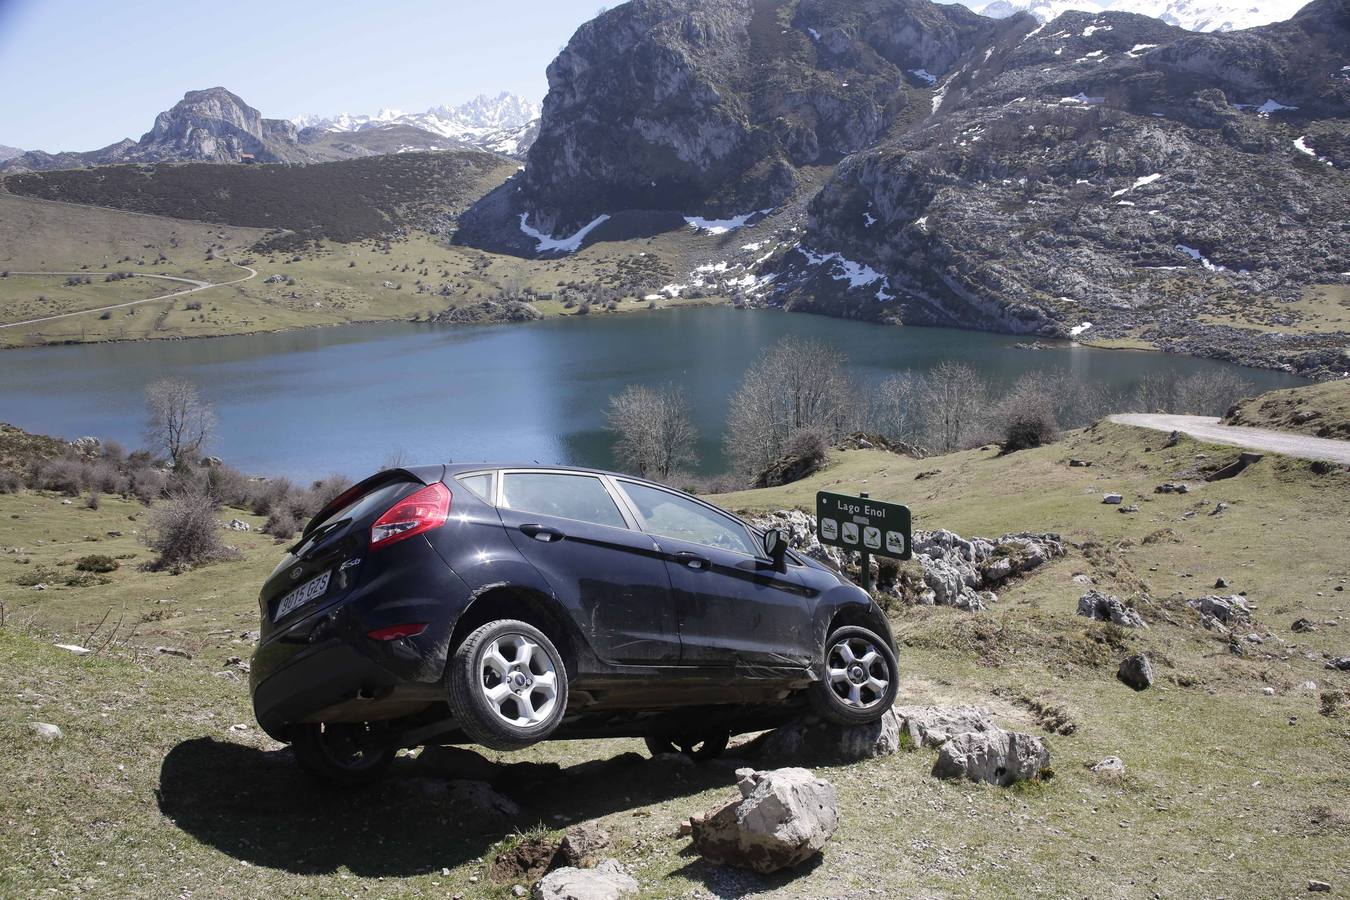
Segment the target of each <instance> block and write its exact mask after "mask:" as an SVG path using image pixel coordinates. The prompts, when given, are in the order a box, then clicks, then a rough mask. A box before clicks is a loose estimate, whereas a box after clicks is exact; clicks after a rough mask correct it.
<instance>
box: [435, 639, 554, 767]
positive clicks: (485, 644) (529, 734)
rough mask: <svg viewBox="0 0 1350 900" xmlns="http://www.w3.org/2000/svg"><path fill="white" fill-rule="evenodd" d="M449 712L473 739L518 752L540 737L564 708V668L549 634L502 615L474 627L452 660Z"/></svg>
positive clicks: (543, 737) (549, 728) (547, 734)
mask: <svg viewBox="0 0 1350 900" xmlns="http://www.w3.org/2000/svg"><path fill="white" fill-rule="evenodd" d="M448 675H449V678H448V680H449V685H448V688H449V695H450V711H451V712H452V713H453V714H454V717H455V720H456V724H457V725H458V726H459V727H460V729H462V730H463V731H464V733H465V734H467V735H468V736H469V738H470V739H471V740H473V741H474V742H476V743H478V744H482V745H483V746H484V747H488V748H490V749H492V750H519V749H521V748H522V747H528V746H530V745H531V744H535V743H538V742H539V741H542V740H544V739H545V738H547V737H548V736H549V735H550V734H552V733H553V731H554V729H556V728H557V727H558V724H559V723H560V722H562V719H563V715H564V714H565V713H566V712H567V669H566V668H565V667H564V665H563V659H562V654H561V653H559V652H558V648H557V647H555V646H553V642H552V641H551V640H549V638H548V635H546V634H544V633H543V632H542V631H540V630H539V629H538V628H535V627H534V626H533V625H531V624H529V623H528V622H520V621H517V620H515V619H500V620H498V621H496V622H489V623H487V624H486V625H483V626H482V627H480V628H478V629H477V630H475V631H474V632H473V633H471V634H470V635H469V636H468V637H466V638H465V639H464V642H463V643H461V644H460V645H459V647H457V648H456V649H455V652H454V654H453V656H452V657H451V659H450V671H449V673H448Z"/></svg>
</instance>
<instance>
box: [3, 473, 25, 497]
mask: <svg viewBox="0 0 1350 900" xmlns="http://www.w3.org/2000/svg"><path fill="white" fill-rule="evenodd" d="M22 488H23V479H22V478H20V477H19V475H18V473H16V472H11V471H10V470H9V469H0V494H17V493H18V492H19V491H20V490H21V489H22Z"/></svg>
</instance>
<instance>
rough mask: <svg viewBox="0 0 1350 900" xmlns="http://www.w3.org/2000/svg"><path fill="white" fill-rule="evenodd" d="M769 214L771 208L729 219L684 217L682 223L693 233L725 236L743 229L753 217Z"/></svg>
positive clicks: (771, 210)
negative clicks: (729, 232)
mask: <svg viewBox="0 0 1350 900" xmlns="http://www.w3.org/2000/svg"><path fill="white" fill-rule="evenodd" d="M771 212H773V208H772V207H770V208H769V209H757V210H755V211H754V212H748V213H743V214H742V215H739V216H732V217H731V218H729V219H705V218H703V217H702V216H685V217H684V221H685V223H686V224H687V225H689V226H690V227H691V228H693V229H694V230H695V231H704V232H707V233H708V234H726V233H727V232H728V231H735V230H736V229H737V228H743V227H745V225H746V223H747V222H749V221H750V220H751V219H753V218H754V217H755V216H767V215H768V214H769V213H771Z"/></svg>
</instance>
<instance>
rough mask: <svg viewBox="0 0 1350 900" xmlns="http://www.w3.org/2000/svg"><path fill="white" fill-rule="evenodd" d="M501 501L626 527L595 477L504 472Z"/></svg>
mask: <svg viewBox="0 0 1350 900" xmlns="http://www.w3.org/2000/svg"><path fill="white" fill-rule="evenodd" d="M502 505H503V506H505V507H506V508H508V509H516V510H520V511H521V512H532V513H539V514H540V515H545V516H557V517H559V518H562V519H576V520H577V521H579V522H593V523H595V524H596V525H609V526H611V527H613V528H627V527H628V523H626V522H625V521H624V520H623V515H622V514H621V513H620V512H619V507H618V506H616V505H615V504H614V498H613V497H611V496H610V495H609V491H608V490H606V489H605V486H604V484H602V483H601V481H600V479H599V478H595V477H594V476H591V475H571V474H565V473H562V472H507V473H506V474H504V475H503V476H502Z"/></svg>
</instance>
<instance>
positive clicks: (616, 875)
mask: <svg viewBox="0 0 1350 900" xmlns="http://www.w3.org/2000/svg"><path fill="white" fill-rule="evenodd" d="M637 892H638V883H637V881H636V880H635V879H634V878H633V876H631V875H629V874H628V873H627V872H625V871H624V870H623V867H622V866H620V865H619V863H618V860H614V859H607V860H605V861H604V862H602V863H600V865H598V866H596V867H595V868H594V869H576V868H573V867H571V866H564V867H563V868H561V869H554V870H553V871H552V872H549V873H548V874H547V875H545V876H544V877H543V878H542V879H540V881H539V883H538V884H536V885H535V886H534V897H535V900H620V898H622V897H631V896H632V895H634V894H636V893H637Z"/></svg>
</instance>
